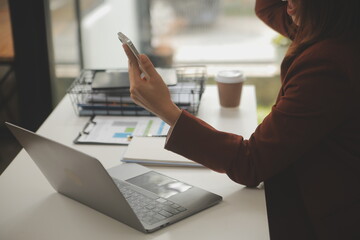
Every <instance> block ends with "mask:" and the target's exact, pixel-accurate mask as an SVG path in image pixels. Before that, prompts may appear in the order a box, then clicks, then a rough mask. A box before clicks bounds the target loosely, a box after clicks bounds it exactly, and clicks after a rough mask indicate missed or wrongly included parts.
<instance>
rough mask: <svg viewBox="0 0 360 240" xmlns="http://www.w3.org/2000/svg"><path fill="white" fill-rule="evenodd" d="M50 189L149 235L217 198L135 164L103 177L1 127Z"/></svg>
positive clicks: (32, 136)
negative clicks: (18, 146) (33, 165)
mask: <svg viewBox="0 0 360 240" xmlns="http://www.w3.org/2000/svg"><path fill="white" fill-rule="evenodd" d="M6 125H7V127H8V128H9V129H10V130H11V132H12V133H13V134H14V136H15V137H16V138H17V140H18V141H19V142H20V144H21V145H22V146H23V147H24V149H25V150H26V152H27V153H28V154H29V155H30V157H31V158H32V159H33V160H34V162H35V163H36V165H37V166H38V167H39V168H40V170H41V172H42V173H43V174H44V175H45V177H46V178H47V180H48V181H49V183H50V184H51V185H52V186H53V188H54V189H55V190H56V191H57V192H59V193H61V194H63V195H65V196H67V197H69V198H72V199H74V200H77V201H79V202H81V203H83V204H85V205H87V206H89V207H91V208H93V209H95V210H97V211H99V212H101V213H103V214H105V215H108V216H110V217H112V218H114V219H116V220H118V221H120V222H122V223H125V224H127V225H128V226H130V227H133V228H135V229H137V230H139V231H141V232H145V233H149V232H153V231H156V230H158V229H160V228H163V227H165V226H167V225H169V224H172V223H174V222H177V221H179V220H181V219H183V218H186V217H188V216H190V215H193V214H195V213H197V212H199V211H201V210H203V209H206V208H208V207H211V206H213V205H215V204H217V203H219V202H220V201H221V200H222V197H221V196H218V195H216V194H214V193H211V192H208V191H206V190H203V189H200V188H198V187H195V186H192V185H190V184H187V183H184V182H181V181H179V180H176V179H173V178H171V177H168V176H165V175H163V174H161V173H158V172H155V171H152V170H151V169H149V168H146V167H143V166H141V165H137V164H131V163H127V164H120V165H119V166H117V167H114V168H111V169H109V170H108V171H106V170H105V169H104V167H103V165H102V164H101V163H100V162H99V161H98V160H97V159H95V158H93V157H91V156H89V155H86V154H84V153H82V152H79V151H77V150H75V149H72V148H70V147H67V146H65V145H62V144H60V143H57V142H55V141H52V140H50V139H47V138H45V137H42V136H40V135H38V134H36V133H33V132H31V131H28V130H26V129H23V128H20V127H18V126H15V125H13V124H10V123H6Z"/></svg>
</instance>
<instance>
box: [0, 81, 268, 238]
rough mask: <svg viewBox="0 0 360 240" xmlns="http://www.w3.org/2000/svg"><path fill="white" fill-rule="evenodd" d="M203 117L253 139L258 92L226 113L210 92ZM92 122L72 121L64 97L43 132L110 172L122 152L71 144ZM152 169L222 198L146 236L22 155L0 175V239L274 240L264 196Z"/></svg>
mask: <svg viewBox="0 0 360 240" xmlns="http://www.w3.org/2000/svg"><path fill="white" fill-rule="evenodd" d="M198 116H199V117H201V118H202V119H204V120H205V121H207V122H209V123H210V124H212V125H213V126H214V127H216V128H218V129H220V130H225V131H232V132H235V133H237V134H242V135H243V136H245V137H249V136H250V134H251V133H252V132H253V130H254V129H255V128H256V125H257V123H256V99H255V89H254V87H253V86H246V87H245V88H244V91H243V95H242V99H241V105H240V108H236V109H223V108H221V107H219V104H218V98H217V92H216V88H215V87H214V86H207V88H206V90H205V93H204V95H203V99H202V102H201V106H200V110H199V114H198ZM87 120H88V117H78V116H76V115H75V113H74V111H73V109H72V105H71V103H70V100H69V98H68V97H65V98H64V99H63V100H62V101H61V103H60V104H59V105H58V106H57V107H56V109H55V110H54V111H53V113H52V114H51V115H50V116H49V117H48V119H47V120H46V121H45V122H44V124H43V125H42V126H41V127H40V129H39V130H38V133H39V134H41V135H44V136H46V137H48V138H51V139H53V140H55V141H58V142H61V143H63V144H65V145H69V146H71V147H73V148H76V149H78V150H80V151H84V152H86V153H87V154H90V155H93V156H95V157H97V158H98V159H99V160H100V161H101V162H102V164H103V165H104V166H105V168H109V167H112V166H115V165H117V164H120V158H121V156H122V154H123V153H124V150H125V149H126V147H124V146H101V145H74V144H73V143H72V141H73V139H74V138H75V137H76V136H77V134H78V132H79V131H80V130H81V129H82V127H83V126H84V124H85V123H86V121H87ZM154 169H156V170H157V171H160V172H163V173H165V174H167V175H169V176H172V177H174V178H177V179H179V180H182V181H185V182H188V183H191V184H193V185H196V186H199V187H202V188H204V189H207V190H210V191H212V192H214V193H217V194H219V195H221V196H223V198H224V200H223V201H222V202H221V203H220V204H218V205H216V206H214V207H212V208H210V209H207V210H205V211H203V212H200V213H198V214H196V215H194V216H191V217H190V218H187V219H184V220H182V221H180V222H178V223H176V224H174V225H171V226H169V227H166V228H164V229H162V230H159V231H157V232H155V233H152V234H143V233H141V232H138V231H136V230H134V229H132V228H130V227H128V226H126V225H125V224H122V223H120V222H118V221H116V220H114V219H112V218H110V217H107V216H105V215H103V214H101V213H99V212H97V211H95V210H92V209H91V208H88V207H86V206H84V205H82V204H80V203H78V202H76V201H73V200H71V199H69V198H67V197H65V196H62V195H60V194H58V193H56V192H55V191H54V190H53V189H52V188H51V186H50V185H49V184H48V182H47V180H46V179H45V177H44V176H43V175H42V173H41V172H40V170H39V169H38V168H37V167H36V165H35V164H34V162H33V161H32V160H31V159H30V157H29V156H28V155H27V153H26V152H25V151H24V150H22V151H21V152H20V153H19V154H18V156H17V157H16V158H15V159H14V161H13V162H12V163H11V164H10V166H9V167H8V169H6V170H5V172H4V173H3V174H2V175H1V176H0V239H2V240H10V239H14V240H15V239H16V240H22V239H27V240H28V239H36V240H40V239H52V240H53V239H61V240H64V239H96V240H98V239H107V240H110V239H116V240H118V239H159V240H162V239H164V240H166V239H181V240H182V239H207V240H208V239H216V240H218V239H247V240H249V239H259V240H265V239H269V234H268V224H267V216H266V206H265V198H264V191H263V190H259V189H248V188H245V187H244V186H242V185H239V184H236V183H234V182H232V181H231V180H230V179H229V178H228V177H227V176H226V175H224V174H219V173H216V172H213V171H211V170H208V169H205V168H204V169H193V168H169V167H167V168H165V167H157V168H154Z"/></svg>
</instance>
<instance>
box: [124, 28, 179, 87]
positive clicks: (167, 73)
mask: <svg viewBox="0 0 360 240" xmlns="http://www.w3.org/2000/svg"><path fill="white" fill-rule="evenodd" d="M118 38H119V40H120V41H121V42H122V43H123V44H126V45H127V46H128V47H129V48H130V50H131V51H132V53H133V54H134V55H135V57H136V59H137V61H138V64H139V67H140V70H141V72H142V73H141V77H142V78H143V77H145V78H146V79H150V76H149V74H148V73H147V72H145V71H144V69H143V68H142V66H141V64H140V59H139V55H140V53H139V51H138V50H137V49H136V47H135V45H134V44H133V43H132V41H131V40H130V39H129V38H128V37H127V36H126V35H125V34H123V33H122V32H118ZM156 71H157V72H158V73H159V74H160V75H161V76H162V77H163V80H164V82H165V84H166V85H168V86H173V85H176V84H177V74H176V70H175V69H173V68H156Z"/></svg>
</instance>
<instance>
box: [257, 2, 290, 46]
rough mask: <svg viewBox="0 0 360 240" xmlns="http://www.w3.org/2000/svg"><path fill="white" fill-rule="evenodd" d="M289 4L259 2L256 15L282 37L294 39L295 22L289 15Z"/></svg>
mask: <svg viewBox="0 0 360 240" xmlns="http://www.w3.org/2000/svg"><path fill="white" fill-rule="evenodd" d="M286 8H287V3H286V2H283V1H281V0H257V1H256V4H255V13H256V15H257V16H258V17H259V18H260V19H261V20H262V21H263V22H264V23H265V24H266V25H268V26H269V27H271V28H272V29H274V30H275V31H277V32H278V33H280V34H281V35H283V36H285V37H288V38H290V39H293V36H292V34H291V30H290V29H292V28H294V26H293V21H292V19H291V17H290V16H289V15H288V14H287V10H286Z"/></svg>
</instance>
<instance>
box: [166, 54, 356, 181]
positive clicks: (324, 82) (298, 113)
mask: <svg viewBox="0 0 360 240" xmlns="http://www.w3.org/2000/svg"><path fill="white" fill-rule="evenodd" d="M294 66H295V67H293V69H291V70H289V72H288V75H289V76H288V80H287V83H286V84H284V85H283V95H282V96H281V97H280V99H279V101H278V102H277V104H276V105H274V106H273V108H272V111H271V113H270V114H269V115H268V116H267V117H266V118H265V119H264V121H263V122H262V124H260V125H259V126H258V127H257V129H256V130H255V132H254V133H253V134H252V136H251V137H250V139H249V140H245V139H244V138H243V137H242V136H239V135H235V134H232V133H226V132H221V131H218V130H216V129H214V128H213V127H211V126H210V125H208V124H207V123H205V122H204V121H202V120H200V119H198V118H196V117H195V116H192V115H191V114H189V113H187V112H185V111H183V112H182V114H181V115H180V117H179V119H178V121H177V123H176V124H175V125H174V126H173V128H172V129H171V133H170V135H169V137H168V139H167V142H166V144H165V148H166V149H168V150H170V151H173V152H176V153H178V154H181V155H183V156H185V157H187V158H189V159H192V160H194V161H196V162H198V163H200V164H203V165H204V166H206V167H208V168H210V169H213V170H215V171H218V172H222V173H226V174H227V175H228V176H229V177H230V178H231V179H232V180H234V181H235V182H238V183H240V184H244V185H247V186H257V185H258V184H259V183H260V182H262V181H264V180H267V179H269V178H270V177H272V176H274V175H276V174H277V173H279V172H280V171H282V170H284V169H286V168H287V167H288V166H290V164H292V163H294V162H295V161H297V160H299V159H301V157H303V156H304V154H306V153H308V152H309V151H311V149H312V148H315V147H316V146H317V145H319V144H321V142H322V141H324V139H327V138H329V136H331V133H332V131H335V129H336V126H338V125H339V124H340V123H341V121H344V119H345V116H346V114H349V111H350V109H348V108H347V106H348V105H350V104H349V101H351V100H350V99H349V98H348V96H350V95H351V94H349V93H350V92H351V89H349V88H350V87H349V86H350V84H348V82H346V80H347V76H346V74H345V73H344V72H343V71H341V70H339V66H338V64H336V63H334V62H332V61H331V60H328V59H325V58H323V59H319V58H317V57H314V56H310V57H305V58H304V59H300V60H299V62H298V63H296V64H294ZM340 79H341V80H340Z"/></svg>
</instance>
